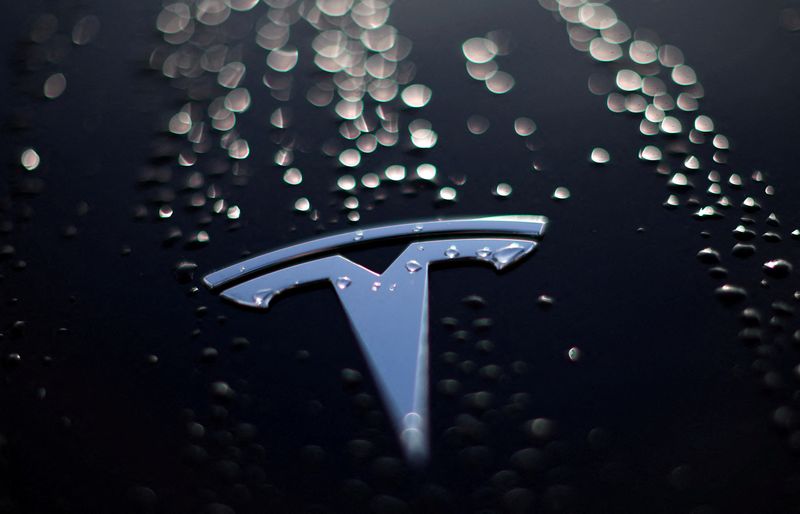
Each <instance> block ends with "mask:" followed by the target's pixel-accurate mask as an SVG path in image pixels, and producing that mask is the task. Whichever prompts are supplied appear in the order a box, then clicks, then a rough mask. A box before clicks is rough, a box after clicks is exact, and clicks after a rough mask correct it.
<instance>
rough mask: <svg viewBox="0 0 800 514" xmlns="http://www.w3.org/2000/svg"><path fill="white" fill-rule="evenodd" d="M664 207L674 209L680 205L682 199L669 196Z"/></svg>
mask: <svg viewBox="0 0 800 514" xmlns="http://www.w3.org/2000/svg"><path fill="white" fill-rule="evenodd" d="M663 205H664V207H666V208H667V209H674V208H675V207H677V206H679V205H680V199H679V198H678V197H677V196H675V195H669V196H668V197H667V199H666V200H664V203H663Z"/></svg>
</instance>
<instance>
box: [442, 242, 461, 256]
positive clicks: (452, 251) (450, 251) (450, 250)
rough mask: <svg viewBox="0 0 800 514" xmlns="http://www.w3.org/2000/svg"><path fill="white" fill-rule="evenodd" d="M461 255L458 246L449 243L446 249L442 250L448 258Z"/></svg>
mask: <svg viewBox="0 0 800 514" xmlns="http://www.w3.org/2000/svg"><path fill="white" fill-rule="evenodd" d="M459 255H461V254H460V253H459V251H458V248H457V247H456V246H455V245H450V246H448V247H447V250H445V251H444V256H445V257H447V258H448V259H455V258H456V257H458V256H459Z"/></svg>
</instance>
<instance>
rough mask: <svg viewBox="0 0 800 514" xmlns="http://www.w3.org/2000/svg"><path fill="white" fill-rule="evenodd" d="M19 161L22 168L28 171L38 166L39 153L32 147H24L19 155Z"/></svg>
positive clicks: (39, 160)
mask: <svg viewBox="0 0 800 514" xmlns="http://www.w3.org/2000/svg"><path fill="white" fill-rule="evenodd" d="M19 161H20V164H22V167H23V168H25V169H26V170H28V171H33V170H35V169H36V168H38V167H39V163H40V162H41V159H40V158H39V154H38V153H36V150H34V149H33V148H26V149H25V150H24V151H23V152H22V156H20V159H19Z"/></svg>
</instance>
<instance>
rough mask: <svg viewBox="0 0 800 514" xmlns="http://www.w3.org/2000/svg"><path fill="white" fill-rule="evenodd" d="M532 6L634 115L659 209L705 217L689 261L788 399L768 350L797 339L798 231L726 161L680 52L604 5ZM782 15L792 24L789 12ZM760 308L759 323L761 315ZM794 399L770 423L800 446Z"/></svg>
mask: <svg viewBox="0 0 800 514" xmlns="http://www.w3.org/2000/svg"><path fill="white" fill-rule="evenodd" d="M539 3H540V4H541V5H542V6H543V7H544V8H546V9H548V10H549V11H551V12H553V13H554V15H555V16H556V17H558V18H559V19H561V20H562V21H564V22H565V23H566V27H567V34H568V36H569V41H570V44H571V45H572V46H573V47H574V48H575V49H577V50H579V51H581V52H585V53H586V54H588V55H589V56H590V57H591V58H592V59H593V60H594V61H596V62H599V63H604V64H605V68H606V69H605V71H603V72H600V73H595V74H593V75H592V76H591V77H590V79H589V89H590V91H591V92H592V93H594V94H596V95H599V96H603V97H605V100H606V104H607V107H608V109H609V110H610V111H612V112H614V113H620V114H626V115H629V116H630V115H633V116H635V117H636V118H638V119H639V124H638V132H639V134H640V135H642V136H644V137H646V138H648V139H650V140H651V141H650V142H648V143H647V144H645V145H644V146H642V147H641V148H640V149H639V150H638V157H639V159H641V160H642V161H644V162H647V163H651V165H652V167H653V170H654V171H655V173H656V174H658V175H660V176H662V177H664V178H665V187H666V189H667V198H666V200H665V201H664V202H663V205H664V207H666V208H668V209H674V210H681V211H685V212H687V213H688V214H689V215H691V216H692V217H693V218H695V219H697V220H700V221H702V222H703V223H704V225H702V226H701V230H700V235H701V237H703V238H704V239H708V240H709V241H711V240H713V241H714V243H713V245H711V246H706V247H704V248H702V249H700V250H699V251H698V253H697V259H698V260H699V261H700V262H701V263H703V264H705V265H707V266H708V272H709V274H710V276H711V277H713V278H714V279H716V280H718V281H721V282H722V283H721V284H719V285H716V286H715V287H714V292H715V294H716V296H717V297H718V298H719V300H720V301H721V302H722V303H723V304H725V305H730V306H733V305H739V306H741V305H744V307H743V308H742V310H741V316H740V318H741V322H742V324H743V325H744V328H743V329H742V331H741V332H740V339H741V340H742V341H744V342H746V343H748V344H755V345H756V352H757V355H758V358H757V360H756V361H755V362H754V366H755V367H756V368H757V369H759V370H760V372H761V374H762V378H763V380H764V383H765V384H766V385H767V386H768V387H769V388H770V389H773V390H778V389H782V388H787V389H789V390H793V395H794V398H795V400H796V399H797V397H798V395H800V389H797V388H796V387H794V386H789V384H791V383H792V382H791V381H789V379H788V378H785V375H787V374H789V373H792V374H797V373H796V372H795V371H792V369H793V368H794V364H792V363H787V362H786V361H785V360H780V359H778V358H777V353H776V349H777V348H780V347H782V346H784V345H785V344H786V343H787V342H788V341H793V342H794V343H795V344H798V343H800V330H795V329H794V328H793V326H794V327H796V322H795V321H794V319H793V318H794V313H795V310H796V306H797V302H798V301H800V290H798V289H797V287H796V285H795V286H794V287H791V286H789V287H787V284H786V281H787V280H793V283H794V284H796V281H794V275H793V270H794V266H793V264H792V262H791V261H790V259H789V258H788V254H789V253H790V250H789V249H787V248H786V244H785V243H784V240H785V239H786V233H787V232H790V234H789V235H790V237H791V238H793V239H800V231H798V229H794V230H791V229H789V230H787V229H785V228H784V227H783V225H782V223H781V221H780V218H779V216H778V215H777V214H776V213H775V212H771V211H770V208H769V202H770V198H771V197H772V196H774V195H775V194H776V191H775V188H774V186H772V185H770V184H768V183H767V182H766V177H765V175H764V173H762V172H761V171H759V170H753V171H746V172H744V171H742V170H737V169H735V168H733V167H732V166H731V165H730V164H729V151H730V147H731V142H730V140H729V138H728V137H727V136H725V135H724V134H722V133H719V132H717V127H716V124H715V122H714V120H713V119H712V118H711V117H710V116H709V115H707V114H704V113H703V112H702V110H701V100H702V98H703V97H704V95H705V90H704V88H703V86H702V84H701V83H700V82H699V80H698V77H697V73H696V72H695V70H694V69H693V68H692V67H691V66H690V65H688V64H686V62H685V57H684V54H683V52H682V51H681V50H680V49H679V48H677V47H676V46H674V45H670V44H667V43H664V42H662V41H661V39H660V38H659V36H658V35H657V34H656V33H654V32H651V31H645V30H632V29H631V28H629V27H628V25H626V24H625V23H624V22H623V21H622V20H620V19H619V18H618V16H617V14H616V12H615V11H614V9H613V8H612V7H611V6H609V5H607V4H606V3H603V2H589V1H586V0H539ZM784 15H785V16H784V18H785V20H784V21H785V22H786V23H790V24H791V20H790V18H791V13H786V12H784ZM786 20H789V21H786ZM591 160H592V161H593V162H595V163H606V162H609V160H610V156H609V155H608V153H607V152H605V151H603V150H602V149H597V148H596V149H594V150H593V151H592V154H591ZM728 220H730V221H728ZM733 225H735V227H734V228H732V229H731V227H732V226H733ZM726 232H727V234H726ZM759 239H760V244H757V243H758V241H759ZM726 247H727V248H726ZM731 260H737V261H738V260H744V261H745V262H748V261H749V262H752V263H753V266H757V267H758V268H757V269H759V268H760V270H759V271H761V272H762V273H763V274H762V278H761V279H760V281H759V282H757V284H755V286H756V287H758V288H760V289H762V290H763V292H759V291H754V290H753V289H752V285H750V284H748V285H745V284H744V283H743V282H745V281H746V280H747V276H746V275H745V274H741V276H739V277H738V279H737V277H734V276H731V273H729V267H728V266H726V263H728V264H733V263H731ZM736 267H737V268H738V267H739V266H738V265H737V266H736ZM754 271H755V270H754ZM759 271H756V273H754V274H751V276H756V274H757V273H758V272H759ZM793 289H794V290H793ZM765 311H767V312H769V320H768V322H765V321H764V320H763V318H764V317H765V314H764V312H765ZM783 355H784V357H783V359H785V358H786V354H783ZM793 359H794V360H795V361H796V360H797V357H796V356H795V357H793ZM794 369H800V366H798V367H796V368H794ZM793 403H794V401H790V402H789V403H788V404H784V405H782V406H781V407H779V408H778V409H777V410H776V411H775V422H776V423H777V424H778V425H779V426H780V427H781V428H783V429H786V430H788V432H789V434H790V436H789V441H790V444H791V445H792V446H793V447H795V448H800V431H798V430H797V429H798V428H800V425H798V423H797V421H798V419H800V418H798V416H797V414H796V411H797V409H798V407H797V406H796V405H793Z"/></svg>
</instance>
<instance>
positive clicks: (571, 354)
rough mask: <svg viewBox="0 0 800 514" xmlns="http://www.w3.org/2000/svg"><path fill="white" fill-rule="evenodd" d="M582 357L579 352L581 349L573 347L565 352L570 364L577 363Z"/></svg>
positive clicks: (581, 353)
mask: <svg viewBox="0 0 800 514" xmlns="http://www.w3.org/2000/svg"><path fill="white" fill-rule="evenodd" d="M582 356H583V352H581V349H580V348H578V347H577V346H573V347H572V348H570V349H569V350H567V358H568V359H569V360H570V361H572V362H578V361H579V360H581V357H582Z"/></svg>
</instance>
